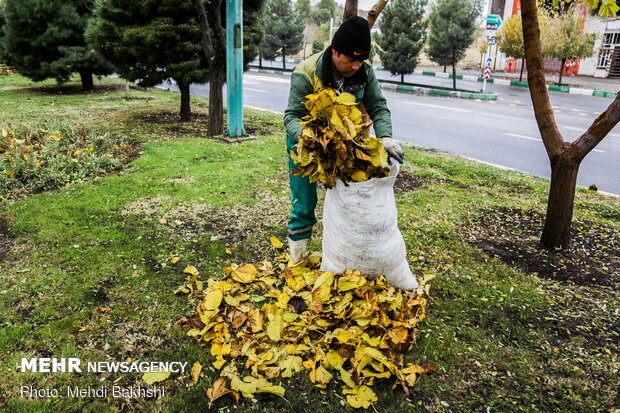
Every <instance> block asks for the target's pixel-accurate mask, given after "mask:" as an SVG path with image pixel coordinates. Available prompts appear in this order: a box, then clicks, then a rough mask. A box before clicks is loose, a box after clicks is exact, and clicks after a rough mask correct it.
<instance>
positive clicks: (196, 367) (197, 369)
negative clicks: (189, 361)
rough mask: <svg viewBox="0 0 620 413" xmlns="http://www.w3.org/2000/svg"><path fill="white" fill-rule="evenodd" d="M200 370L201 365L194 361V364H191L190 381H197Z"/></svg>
mask: <svg viewBox="0 0 620 413" xmlns="http://www.w3.org/2000/svg"><path fill="white" fill-rule="evenodd" d="M201 371H202V365H201V364H200V363H198V362H195V363H194V365H193V366H192V381H193V382H194V383H196V382H197V381H198V378H199V377H200V372H201Z"/></svg>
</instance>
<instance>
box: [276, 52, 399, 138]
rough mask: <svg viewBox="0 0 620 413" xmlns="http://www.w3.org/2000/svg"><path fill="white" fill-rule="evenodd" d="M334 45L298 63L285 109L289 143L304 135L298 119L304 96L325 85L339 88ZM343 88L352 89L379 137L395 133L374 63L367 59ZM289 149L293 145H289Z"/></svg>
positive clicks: (346, 90) (300, 114) (303, 112)
mask: <svg viewBox="0 0 620 413" xmlns="http://www.w3.org/2000/svg"><path fill="white" fill-rule="evenodd" d="M331 68H332V49H331V46H330V47H328V48H327V49H326V50H325V51H323V52H320V53H317V54H314V55H312V56H310V57H309V58H308V59H306V60H304V61H303V62H301V63H300V64H298V65H297V67H295V70H294V71H293V74H292V75H291V91H290V94H289V97H288V107H287V108H286V111H285V112H284V125H285V126H286V136H287V138H288V139H287V140H288V141H289V143H290V144H295V143H297V141H298V139H299V135H301V125H300V124H299V120H300V119H301V118H302V117H303V116H304V115H305V111H304V109H305V108H304V102H305V100H306V98H305V96H306V95H309V94H311V93H315V92H318V91H319V90H321V89H324V88H326V87H332V88H334V89H338V85H337V84H336V81H335V80H334V77H333V75H332V70H331ZM341 90H342V91H344V92H348V93H351V94H352V95H354V96H355V98H356V99H357V102H358V103H359V102H362V103H363V104H364V107H365V108H366V111H367V112H368V115H369V116H370V119H371V120H372V121H373V127H374V129H375V134H376V135H377V137H379V138H382V137H392V119H391V117H390V110H389V109H388V107H387V102H386V100H385V98H384V97H383V94H382V93H381V88H380V87H379V82H378V81H377V77H376V76H375V72H374V71H373V70H372V66H370V65H369V64H367V63H366V62H364V64H362V66H361V67H360V69H359V70H358V71H357V72H355V74H354V75H353V76H351V77H348V78H345V81H344V84H343V85H342V88H341ZM289 149H290V148H289Z"/></svg>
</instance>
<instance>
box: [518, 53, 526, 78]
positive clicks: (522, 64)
mask: <svg viewBox="0 0 620 413" xmlns="http://www.w3.org/2000/svg"><path fill="white" fill-rule="evenodd" d="M523 69H525V57H524V58H522V59H521V74H520V75H519V82H523Z"/></svg>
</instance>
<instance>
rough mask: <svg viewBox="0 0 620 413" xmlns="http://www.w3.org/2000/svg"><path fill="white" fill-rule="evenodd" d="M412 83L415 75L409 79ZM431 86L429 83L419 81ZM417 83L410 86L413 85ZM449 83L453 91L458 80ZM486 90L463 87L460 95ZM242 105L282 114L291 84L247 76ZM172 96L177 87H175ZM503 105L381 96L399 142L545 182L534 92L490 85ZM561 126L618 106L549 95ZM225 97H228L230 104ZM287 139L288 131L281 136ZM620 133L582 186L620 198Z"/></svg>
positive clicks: (592, 161)
mask: <svg viewBox="0 0 620 413" xmlns="http://www.w3.org/2000/svg"><path fill="white" fill-rule="evenodd" d="M411 76H412V77H414V76H415V75H411ZM418 77H419V78H422V79H421V80H428V79H429V77H428V76H421V75H420V76H418ZM416 80H417V79H415V80H408V81H414V82H416V83H417V81H416ZM437 80H439V81H446V82H447V83H446V84H449V85H451V82H452V80H448V79H437ZM460 84H463V86H464V87H465V88H474V87H480V86H479V84H477V82H467V81H462V80H458V81H457V87H459V85H460ZM243 85H244V105H247V106H250V107H254V108H260V109H265V110H270V111H274V112H278V113H283V112H284V110H285V108H286V105H287V99H288V91H289V85H290V80H289V77H287V76H278V75H267V74H259V73H252V72H250V73H246V74H245V75H244V81H243ZM169 87H170V88H171V89H174V86H169ZM208 90H209V87H208V85H193V86H192V88H191V92H192V94H196V95H201V96H208ZM487 92H492V93H497V94H498V100H497V101H476V100H469V99H455V98H443V97H431V96H415V95H408V94H402V93H397V92H391V91H385V90H384V91H383V93H384V95H385V97H386V98H387V100H388V105H389V107H390V110H391V112H392V123H393V129H394V138H395V139H397V140H399V141H401V142H405V143H409V144H412V145H416V146H421V147H425V148H435V149H439V150H442V151H446V152H451V153H454V154H457V155H461V156H464V157H468V158H472V159H475V160H478V161H482V162H485V163H489V164H493V165H496V166H501V167H506V168H512V169H516V170H519V171H522V172H526V173H529V174H533V175H536V176H541V177H549V176H550V173H551V170H550V166H549V160H548V158H547V155H546V152H545V149H544V146H543V143H542V140H541V139H540V134H539V132H538V127H537V124H536V121H535V119H534V113H533V110H532V106H531V99H530V96H529V92H528V90H527V89H524V88H516V87H510V86H501V85H492V84H489V85H487ZM549 95H550V99H551V103H552V105H553V108H554V111H555V117H556V121H557V123H558V125H559V127H560V130H561V132H562V134H563V135H564V138H565V139H566V140H569V141H573V140H574V139H576V138H578V137H579V136H580V135H581V134H582V133H583V132H585V130H586V129H587V127H588V126H589V125H590V124H592V122H593V121H594V119H596V117H597V116H598V115H599V114H600V113H601V112H602V111H604V110H605V108H606V107H607V106H608V105H609V104H610V103H611V102H612V101H611V99H609V98H601V97H590V96H578V95H568V94H563V93H550V94H549ZM225 96H226V95H225V94H224V97H225ZM283 134H284V131H283ZM619 160H620V127H616V128H615V129H614V130H612V131H611V133H610V134H609V135H608V136H607V137H606V138H605V139H604V140H603V141H602V142H601V143H600V144H599V145H598V146H597V148H596V149H595V150H594V151H592V152H591V153H590V154H588V156H587V157H586V158H585V159H584V161H583V162H582V164H581V168H580V172H579V177H578V185H581V186H586V187H587V186H589V185H591V184H596V185H597V187H598V188H599V190H600V191H604V192H608V193H612V194H620V162H619Z"/></svg>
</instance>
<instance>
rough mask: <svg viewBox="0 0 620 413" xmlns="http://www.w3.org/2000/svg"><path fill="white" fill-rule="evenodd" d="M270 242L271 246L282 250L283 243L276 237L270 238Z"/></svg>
mask: <svg viewBox="0 0 620 413" xmlns="http://www.w3.org/2000/svg"><path fill="white" fill-rule="evenodd" d="M269 242H271V245H273V247H274V248H275V249H278V250H279V249H280V248H282V241H280V240H279V239H277V238H276V237H269Z"/></svg>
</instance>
